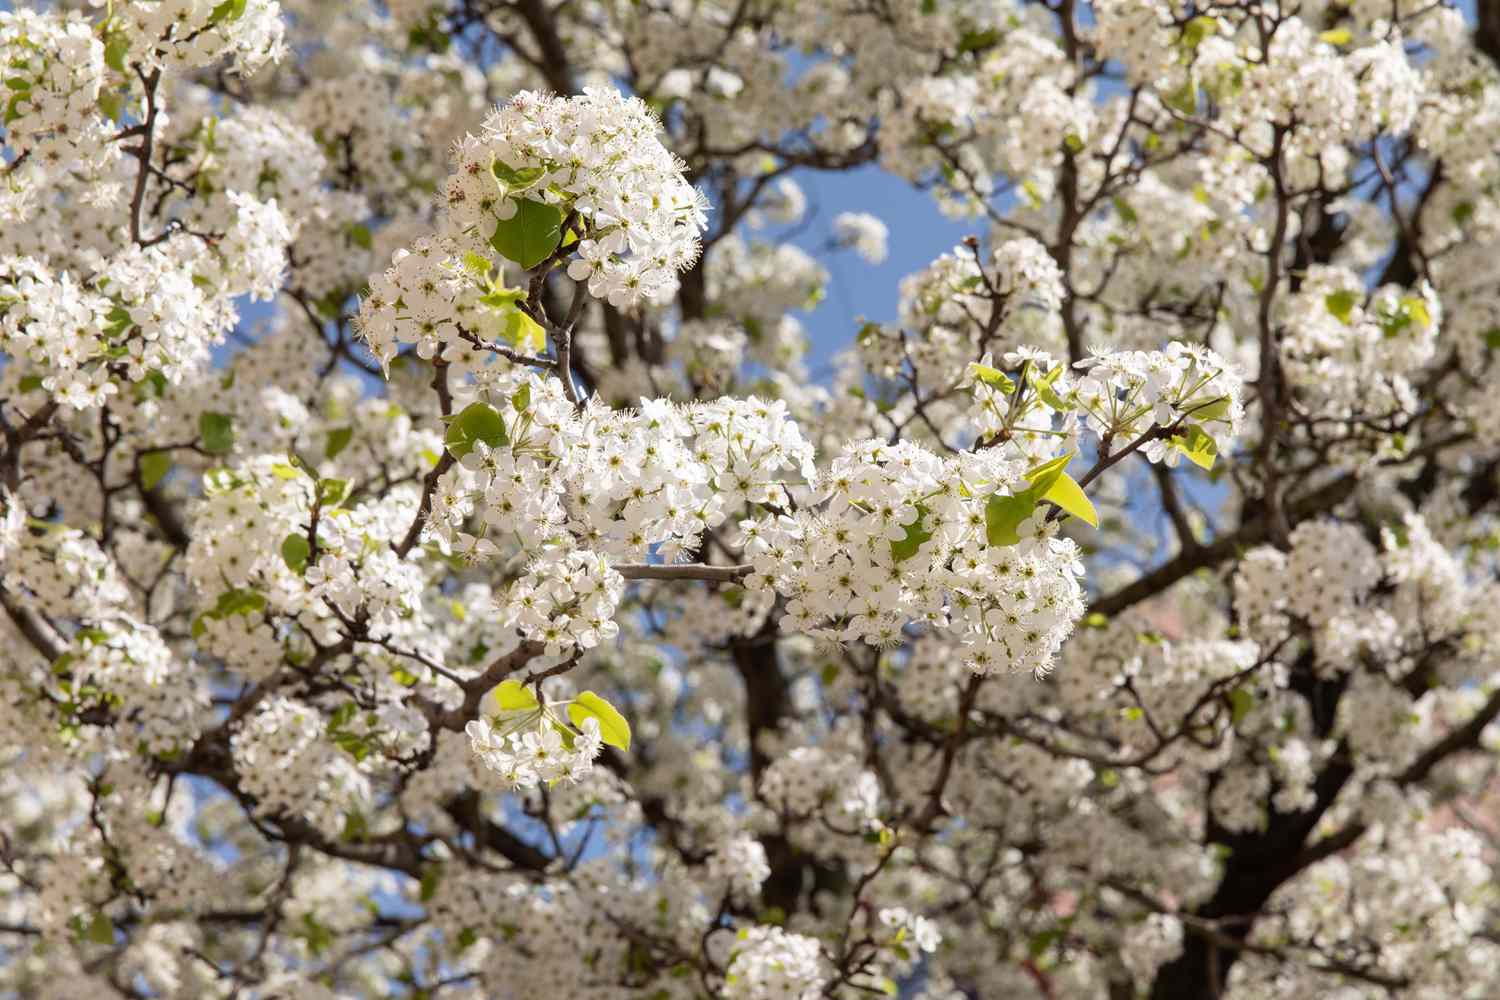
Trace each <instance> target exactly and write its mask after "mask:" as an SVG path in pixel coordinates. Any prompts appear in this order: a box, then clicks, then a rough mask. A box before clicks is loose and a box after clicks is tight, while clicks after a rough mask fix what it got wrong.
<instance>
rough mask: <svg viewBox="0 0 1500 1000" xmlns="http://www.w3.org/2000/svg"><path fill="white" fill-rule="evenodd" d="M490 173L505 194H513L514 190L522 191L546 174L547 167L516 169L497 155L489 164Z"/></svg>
mask: <svg viewBox="0 0 1500 1000" xmlns="http://www.w3.org/2000/svg"><path fill="white" fill-rule="evenodd" d="M490 173H492V174H494V175H495V180H497V181H499V182H500V187H501V189H502V190H503V191H504V192H505V193H506V194H513V193H515V192H516V191H524V190H526V189H527V188H529V187H531V185H533V184H535V183H536V182H537V181H539V180H541V179H542V178H543V177H544V176H546V173H547V169H546V168H545V167H522V168H520V169H519V170H518V169H516V168H515V167H512V166H510V165H509V164H507V163H505V162H504V161H503V160H501V159H499V158H498V157H497V158H496V159H495V160H494V161H493V162H492V163H491V164H490Z"/></svg>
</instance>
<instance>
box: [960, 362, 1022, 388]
mask: <svg viewBox="0 0 1500 1000" xmlns="http://www.w3.org/2000/svg"><path fill="white" fill-rule="evenodd" d="M969 374H970V375H973V376H974V378H975V379H976V380H978V381H980V382H983V383H985V384H986V385H993V386H995V387H996V388H998V389H999V390H1000V391H1001V392H1003V393H1005V394H1006V395H1007V396H1009V395H1010V394H1011V393H1013V392H1015V391H1016V387H1015V383H1013V382H1011V380H1010V377H1009V376H1007V375H1006V374H1005V373H1004V372H1003V371H1001V370H1000V369H998V368H993V367H991V366H990V365H982V364H980V363H979V362H977V361H975V362H973V363H971V364H970V365H969Z"/></svg>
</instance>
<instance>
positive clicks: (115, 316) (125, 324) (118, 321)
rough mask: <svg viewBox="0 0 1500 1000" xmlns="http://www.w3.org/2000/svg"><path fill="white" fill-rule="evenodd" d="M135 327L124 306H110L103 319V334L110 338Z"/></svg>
mask: <svg viewBox="0 0 1500 1000" xmlns="http://www.w3.org/2000/svg"><path fill="white" fill-rule="evenodd" d="M134 325H135V320H133V319H131V317H130V313H129V311H128V310H126V309H125V307H124V306H111V307H110V310H109V312H108V313H107V314H106V315H105V317H104V333H105V335H106V336H108V337H110V338H114V337H118V336H119V335H120V334H122V333H124V332H125V331H126V330H128V329H130V328H131V327H132V326H134Z"/></svg>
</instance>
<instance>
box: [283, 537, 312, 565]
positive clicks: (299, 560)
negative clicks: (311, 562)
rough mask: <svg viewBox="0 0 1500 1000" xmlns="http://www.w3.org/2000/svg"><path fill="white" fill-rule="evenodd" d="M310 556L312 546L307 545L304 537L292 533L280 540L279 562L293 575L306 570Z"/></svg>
mask: <svg viewBox="0 0 1500 1000" xmlns="http://www.w3.org/2000/svg"><path fill="white" fill-rule="evenodd" d="M311 554H312V546H310V545H308V544H307V536H306V535H300V534H297V533H296V532H293V533H292V534H290V535H287V536H286V537H285V538H283V539H282V540H281V560H282V562H284V563H286V565H287V568H288V569H290V570H291V571H292V572H293V573H299V574H300V573H301V572H302V571H303V570H305V569H307V557H308V556H309V555H311Z"/></svg>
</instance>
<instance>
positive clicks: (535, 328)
mask: <svg viewBox="0 0 1500 1000" xmlns="http://www.w3.org/2000/svg"><path fill="white" fill-rule="evenodd" d="M500 335H501V336H502V337H504V338H505V339H506V340H508V341H510V344H511V346H512V347H514V348H516V349H517V350H521V351H540V350H541V349H542V348H543V347H545V346H547V331H546V330H543V329H542V325H541V324H540V323H538V322H537V321H536V320H534V319H532V318H531V317H530V316H528V315H526V314H525V313H523V312H522V311H521V310H519V309H512V310H511V311H510V314H509V315H507V316H506V317H505V326H504V327H503V328H501V330H500Z"/></svg>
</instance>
